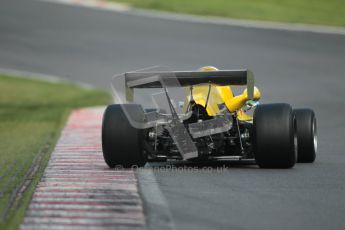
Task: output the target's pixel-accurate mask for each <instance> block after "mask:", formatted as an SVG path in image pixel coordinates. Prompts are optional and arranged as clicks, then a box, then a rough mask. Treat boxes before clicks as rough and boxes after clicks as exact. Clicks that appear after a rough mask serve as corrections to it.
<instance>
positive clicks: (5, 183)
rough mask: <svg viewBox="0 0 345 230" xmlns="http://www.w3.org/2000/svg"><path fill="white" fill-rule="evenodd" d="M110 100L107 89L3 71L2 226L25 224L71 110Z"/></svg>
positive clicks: (0, 115)
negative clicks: (26, 212)
mask: <svg viewBox="0 0 345 230" xmlns="http://www.w3.org/2000/svg"><path fill="white" fill-rule="evenodd" d="M109 101H110V96H109V95H108V94H107V93H106V92H103V91H101V90H95V89H84V88H80V87H78V86H76V85H72V84H68V83H48V82H44V81H36V80H30V79H24V78H13V77H9V76H4V75H0V149H1V152H0V229H4V230H5V229H6V230H7V229H17V228H18V227H19V224H20V223H21V222H22V220H23V217H24V214H25V210H26V208H27V206H28V204H29V202H30V198H31V196H32V194H33V192H34V188H35V185H36V184H37V183H38V181H39V178H40V176H41V175H42V173H43V170H44V168H45V166H46V164H47V162H48V159H49V156H50V153H51V152H52V150H53V148H54V146H55V143H56V141H57V139H58V137H59V134H60V131H61V129H62V127H63V125H64V123H65V121H66V118H67V116H68V114H69V112H70V111H71V110H72V109H73V108H78V107H87V106H94V105H103V104H107V103H108V102H109ZM33 163H35V164H36V165H37V166H38V167H36V168H35V167H34V168H33V167H32V165H33ZM30 168H32V169H33V170H31V171H30ZM24 178H26V180H25V181H24V180H23V179H24ZM30 182H31V183H30ZM20 184H24V185H25V186H24V187H25V188H26V189H25V191H24V192H23V191H17V193H16V189H18V187H19V185H20Z"/></svg>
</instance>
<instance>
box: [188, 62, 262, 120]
mask: <svg viewBox="0 0 345 230" xmlns="http://www.w3.org/2000/svg"><path fill="white" fill-rule="evenodd" d="M207 68H212V67H207ZM203 70H204V71H213V70H212V69H203ZM209 91H210V92H209ZM186 95H188V96H187V97H186V101H185V103H184V106H185V107H184V111H185V110H186V109H187V106H188V104H189V102H190V101H192V100H194V101H195V103H196V104H198V105H201V106H203V107H206V102H207V107H206V111H207V114H208V115H209V116H215V115H217V114H218V113H219V112H220V108H219V105H225V106H226V107H227V109H228V110H229V111H230V112H231V113H233V112H237V115H238V119H239V120H242V121H249V120H252V119H253V118H252V117H251V116H249V115H247V114H246V113H245V112H244V111H243V110H242V107H243V106H244V105H245V103H246V102H247V101H248V100H249V99H248V94H247V89H245V90H244V91H243V93H242V94H240V95H237V96H235V95H234V94H233V91H232V89H231V86H218V85H214V84H202V85H194V86H192V88H189V87H188V88H186ZM208 95H209V96H208ZM207 97H208V99H207ZM260 97H261V93H260V91H259V89H258V88H257V87H254V97H253V100H255V101H256V100H259V99H260Z"/></svg>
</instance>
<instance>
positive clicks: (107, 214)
mask: <svg viewBox="0 0 345 230" xmlns="http://www.w3.org/2000/svg"><path fill="white" fill-rule="evenodd" d="M103 111H104V108H91V109H81V110H76V111H74V112H73V113H72V114H71V116H70V118H69V120H68V122H67V125H66V127H65V128H64V130H63V131H62V135H61V137H60V140H59V141H58V143H57V145H56V147H55V150H54V152H53V153H52V156H51V159H50V161H49V163H48V166H47V168H46V169H45V173H44V175H43V177H42V179H41V181H40V182H39V184H38V186H37V188H36V191H35V193H34V195H33V198H32V201H31V203H30V206H29V208H28V210H27V212H26V216H25V218H24V222H23V223H22V225H21V227H20V228H21V229H22V230H26V229H33V230H39V229H142V228H145V218H144V214H143V207H142V201H141V198H140V196H139V193H138V187H137V179H136V177H135V174H134V171H133V170H111V169H109V168H108V167H107V166H106V164H105V162H104V160H103V156H102V147H101V123H102V114H103Z"/></svg>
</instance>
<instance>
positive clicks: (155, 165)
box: [144, 160, 259, 170]
mask: <svg viewBox="0 0 345 230" xmlns="http://www.w3.org/2000/svg"><path fill="white" fill-rule="evenodd" d="M144 168H145V169H149V168H151V169H165V170H175V169H176V170H179V169H195V170H203V169H209V170H211V169H214V170H219V169H231V168H243V169H259V167H258V166H257V165H256V163H255V161H254V160H222V161H201V162H191V161H169V162H149V163H147V164H146V165H145V167H144Z"/></svg>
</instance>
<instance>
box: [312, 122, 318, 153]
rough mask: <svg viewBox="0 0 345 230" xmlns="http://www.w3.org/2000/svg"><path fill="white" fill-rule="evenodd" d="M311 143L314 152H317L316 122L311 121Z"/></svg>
mask: <svg viewBox="0 0 345 230" xmlns="http://www.w3.org/2000/svg"><path fill="white" fill-rule="evenodd" d="M313 142H314V151H315V153H316V152H317V131H316V121H315V119H314V120H313Z"/></svg>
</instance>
